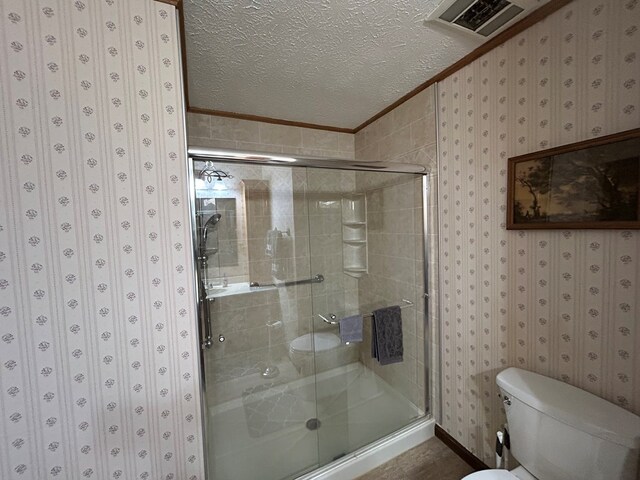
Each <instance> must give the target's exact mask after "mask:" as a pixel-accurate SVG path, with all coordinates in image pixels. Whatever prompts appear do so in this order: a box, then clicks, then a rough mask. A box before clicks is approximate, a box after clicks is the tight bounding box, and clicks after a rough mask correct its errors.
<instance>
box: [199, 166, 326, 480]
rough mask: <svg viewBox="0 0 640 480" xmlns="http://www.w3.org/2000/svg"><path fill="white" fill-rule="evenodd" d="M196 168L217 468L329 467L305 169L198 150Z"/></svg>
mask: <svg viewBox="0 0 640 480" xmlns="http://www.w3.org/2000/svg"><path fill="white" fill-rule="evenodd" d="M193 179H194V202H193V206H194V210H195V216H196V218H195V220H196V221H195V227H196V231H195V237H196V242H195V243H196V247H197V254H198V274H199V282H200V287H201V297H202V298H204V297H205V296H206V300H205V301H204V302H202V304H201V308H200V318H201V329H202V332H201V336H202V338H203V339H204V341H205V345H204V346H203V364H204V365H203V367H204V384H205V395H204V401H205V402H206V408H205V412H206V415H207V418H206V422H207V424H206V431H207V437H208V438H207V442H206V445H207V450H208V451H207V470H208V473H207V478H209V479H211V480H253V479H257V478H260V479H264V480H280V479H288V478H295V477H297V476H299V475H300V474H302V473H304V472H307V471H309V470H313V469H315V468H317V466H318V433H317V428H316V427H317V426H316V425H315V424H314V421H313V419H315V418H316V417H317V414H316V394H315V382H314V358H313V348H311V346H310V343H312V339H311V337H310V336H309V332H310V331H311V330H312V306H311V285H312V284H315V283H319V282H322V281H323V276H322V271H321V270H311V264H310V261H309V234H308V232H309V223H308V211H307V198H306V171H305V169H303V168H302V169H300V168H297V169H295V168H288V167H273V166H256V165H249V164H247V165H244V164H237V163H233V164H230V163H224V162H216V163H212V162H204V161H194V164H193ZM305 335H306V336H305Z"/></svg>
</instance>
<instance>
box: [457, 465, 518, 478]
mask: <svg viewBox="0 0 640 480" xmlns="http://www.w3.org/2000/svg"><path fill="white" fill-rule="evenodd" d="M462 480H519V478H518V477H516V476H515V475H514V474H513V473H511V472H510V471H509V470H502V469H500V470H498V469H495V468H494V469H491V470H480V471H479V472H475V473H472V474H470V475H467V476H466V477H464V478H463V479H462Z"/></svg>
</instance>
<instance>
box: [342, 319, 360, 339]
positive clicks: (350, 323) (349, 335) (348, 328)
mask: <svg viewBox="0 0 640 480" xmlns="http://www.w3.org/2000/svg"><path fill="white" fill-rule="evenodd" d="M340 339H341V340H342V343H347V342H361V341H362V340H363V334H362V315H351V316H350V317H344V318H342V319H341V320H340Z"/></svg>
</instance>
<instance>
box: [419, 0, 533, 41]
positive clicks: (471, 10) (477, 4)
mask: <svg viewBox="0 0 640 480" xmlns="http://www.w3.org/2000/svg"><path fill="white" fill-rule="evenodd" d="M542 3H544V2H541V1H540V0H513V1H510V0H445V1H444V2H442V3H441V4H440V6H439V7H438V8H436V9H435V10H434V11H433V12H432V13H431V15H429V17H428V18H427V21H428V22H432V21H433V22H437V23H440V24H445V25H447V26H449V27H451V28H454V29H455V30H458V31H461V32H466V33H470V34H473V35H480V36H481V37H484V38H491V37H492V36H494V35H496V34H498V33H499V32H501V31H502V30H504V29H505V28H507V27H508V26H510V25H512V24H514V23H515V22H517V21H518V20H520V19H522V18H524V17H525V16H526V15H527V14H528V13H530V12H532V11H533V10H535V9H536V8H537V7H539V6H540V5H541V4H542Z"/></svg>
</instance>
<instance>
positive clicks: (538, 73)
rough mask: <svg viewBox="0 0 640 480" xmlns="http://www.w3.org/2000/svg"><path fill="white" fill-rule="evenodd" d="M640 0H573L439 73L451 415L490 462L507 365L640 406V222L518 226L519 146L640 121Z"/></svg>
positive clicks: (447, 412) (460, 433)
mask: <svg viewBox="0 0 640 480" xmlns="http://www.w3.org/2000/svg"><path fill="white" fill-rule="evenodd" d="M639 26H640V5H638V3H637V1H635V0H614V1H607V2H605V1H602V0H581V1H576V2H573V3H572V4H570V5H568V6H566V7H564V8H563V9H561V10H560V11H558V12H556V13H555V14H553V15H552V16H551V17H549V18H548V19H547V20H545V21H543V22H541V23H539V24H537V25H535V26H534V27H532V28H531V29H529V30H527V31H526V32H524V33H523V34H521V35H518V36H517V37H514V38H513V39H511V40H509V41H508V42H507V43H506V44H504V45H503V46H501V47H499V48H497V49H495V50H493V51H492V52H490V53H488V54H487V55H485V56H483V57H482V58H480V59H478V60H477V61H475V62H474V63H472V64H471V65H469V66H468V67H466V68H464V69H463V70H461V71H459V72H457V73H456V74H454V75H452V76H451V77H449V78H447V79H446V80H445V81H443V82H442V83H441V84H440V85H439V93H438V97H439V98H438V101H439V127H440V133H439V134H440V138H439V142H440V146H441V163H440V184H439V189H440V204H439V211H440V215H441V244H440V245H441V247H440V259H441V269H440V275H441V289H442V295H441V301H442V322H443V365H442V375H443V405H442V408H443V426H444V428H445V429H446V430H447V431H448V432H449V433H450V434H451V435H452V436H453V437H454V438H455V439H456V440H458V441H460V442H461V443H462V444H463V445H465V446H466V447H467V448H469V449H470V450H471V451H472V452H473V453H475V454H476V455H478V456H479V457H480V458H481V459H482V460H484V461H485V462H486V463H489V464H490V463H492V461H493V448H494V438H495V437H494V435H495V431H496V429H497V427H498V425H499V424H500V423H501V422H502V421H503V413H502V409H501V404H500V401H499V399H498V398H497V389H496V386H495V374H496V373H497V372H498V371H499V370H501V369H503V368H504V367H506V366H509V365H515V366H520V367H523V368H526V369H529V370H534V371H536V372H540V373H543V374H546V375H550V376H552V377H555V378H559V379H562V380H564V381H566V382H569V383H571V384H573V385H576V386H578V387H581V388H584V389H586V390H588V391H590V392H593V393H595V394H596V395H600V396H602V397H604V398H606V399H608V400H610V401H612V402H614V403H617V404H619V405H621V406H623V407H624V408H627V409H629V410H631V411H633V412H636V413H640V374H639V372H640V325H639V324H638V317H639V315H640V307H639V306H638V300H637V299H638V298H639V297H640V270H639V268H638V262H639V261H640V235H639V234H638V232H637V231H619V230H617V231H604V230H602V231H598V230H594V231H587V230H572V231H520V232H518V231H509V232H507V231H506V230H505V228H504V224H505V203H506V169H507V158H509V157H511V156H514V155H519V154H524V153H528V152H533V151H536V150H539V149H544V148H549V147H552V146H557V145H562V144H566V143H571V142H575V141H579V140H585V139H588V138H593V137H596V136H600V135H606V134H610V133H614V132H618V131H623V130H628V129H631V128H637V127H640V90H639V88H640V85H638V82H639V81H640V62H639V61H638V53H639V50H638V46H640V41H639V38H638V35H639V34H640V32H638V27H639Z"/></svg>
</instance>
